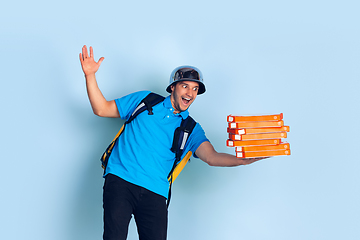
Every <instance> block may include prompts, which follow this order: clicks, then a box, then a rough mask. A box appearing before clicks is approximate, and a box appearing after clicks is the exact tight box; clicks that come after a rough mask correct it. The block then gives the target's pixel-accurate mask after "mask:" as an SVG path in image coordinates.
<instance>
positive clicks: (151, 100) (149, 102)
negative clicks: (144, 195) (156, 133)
mask: <svg viewBox="0 0 360 240" xmlns="http://www.w3.org/2000/svg"><path fill="white" fill-rule="evenodd" d="M164 99H165V97H163V96H161V95H159V94H156V93H149V94H148V95H147V96H146V97H145V98H144V99H143V100H142V101H141V102H140V103H139V105H138V106H137V107H136V108H135V110H134V112H133V113H132V114H131V116H130V118H129V119H128V120H127V121H126V122H125V123H124V125H123V126H122V127H121V129H120V130H119V132H118V133H117V134H116V136H115V138H114V139H113V140H112V142H111V143H110V145H109V146H108V147H107V148H106V150H105V152H104V153H103V155H102V156H101V158H100V161H101V167H102V168H103V169H104V171H105V169H106V166H107V162H108V160H109V157H110V154H111V152H112V150H113V148H114V146H115V144H116V142H117V141H118V139H119V137H120V135H121V133H122V132H123V131H124V129H125V126H126V124H128V123H130V122H131V121H132V120H134V118H136V117H137V115H139V114H140V113H142V112H143V111H145V110H148V112H149V113H148V114H149V115H153V112H152V107H153V106H155V105H157V104H159V103H160V102H162V101H164Z"/></svg>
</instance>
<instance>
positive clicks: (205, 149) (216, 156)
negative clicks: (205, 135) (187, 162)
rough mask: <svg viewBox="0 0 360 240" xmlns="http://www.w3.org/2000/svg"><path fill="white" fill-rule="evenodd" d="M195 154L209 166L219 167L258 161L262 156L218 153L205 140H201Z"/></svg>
mask: <svg viewBox="0 0 360 240" xmlns="http://www.w3.org/2000/svg"><path fill="white" fill-rule="evenodd" d="M195 154H196V155H197V156H198V157H199V158H200V159H201V160H203V161H204V162H206V163H207V164H209V165H210V166H219V167H234V166H239V165H248V164H250V163H253V162H256V161H259V160H261V159H265V158H267V157H263V158H237V157H236V156H234V155H230V154H227V153H218V152H216V151H215V149H214V147H213V145H212V144H211V143H210V142H208V141H206V142H203V143H202V144H201V145H200V146H199V147H198V149H197V150H196V152H195Z"/></svg>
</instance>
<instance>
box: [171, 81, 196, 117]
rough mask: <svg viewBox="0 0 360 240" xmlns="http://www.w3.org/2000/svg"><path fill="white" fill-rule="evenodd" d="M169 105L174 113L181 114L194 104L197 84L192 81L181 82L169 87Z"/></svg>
mask: <svg viewBox="0 0 360 240" xmlns="http://www.w3.org/2000/svg"><path fill="white" fill-rule="evenodd" d="M171 91H172V92H171V96H170V100H171V104H172V106H173V107H174V113H179V112H183V111H185V110H186V109H188V108H189V107H190V105H191V104H192V103H193V102H194V100H195V98H196V96H197V94H198V91H199V84H198V83H197V82H193V81H181V82H178V83H176V84H174V85H172V86H171Z"/></svg>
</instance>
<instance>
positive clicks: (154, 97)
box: [125, 93, 165, 124]
mask: <svg viewBox="0 0 360 240" xmlns="http://www.w3.org/2000/svg"><path fill="white" fill-rule="evenodd" d="M164 99H165V97H163V96H161V95H159V94H156V93H149V95H147V96H146V97H145V98H144V99H143V100H142V101H141V102H140V103H139V105H138V106H137V107H136V108H135V110H134V112H133V113H132V114H131V116H130V118H129V119H128V120H127V121H126V122H125V124H128V123H130V122H131V121H132V120H134V118H136V117H137V115H139V114H140V113H142V112H143V111H145V110H148V111H149V113H148V114H149V115H153V114H154V113H153V112H152V107H153V106H155V105H156V104H158V103H160V102H162V101H164Z"/></svg>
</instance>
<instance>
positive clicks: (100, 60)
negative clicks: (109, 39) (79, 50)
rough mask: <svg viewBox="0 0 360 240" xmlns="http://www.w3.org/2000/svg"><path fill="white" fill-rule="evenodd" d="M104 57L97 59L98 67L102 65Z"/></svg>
mask: <svg viewBox="0 0 360 240" xmlns="http://www.w3.org/2000/svg"><path fill="white" fill-rule="evenodd" d="M104 59H105V58H104V57H101V58H100V59H99V61H98V65H99V66H100V64H101V63H102V61H104Z"/></svg>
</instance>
